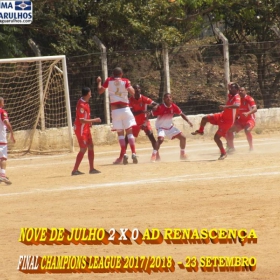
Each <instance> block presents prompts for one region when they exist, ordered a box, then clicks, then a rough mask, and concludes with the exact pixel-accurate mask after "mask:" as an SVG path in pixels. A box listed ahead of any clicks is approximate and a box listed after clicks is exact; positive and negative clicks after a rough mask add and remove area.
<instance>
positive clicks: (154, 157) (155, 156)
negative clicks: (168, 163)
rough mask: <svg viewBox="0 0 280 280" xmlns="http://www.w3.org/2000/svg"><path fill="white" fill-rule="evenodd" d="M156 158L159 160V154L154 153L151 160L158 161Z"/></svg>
mask: <svg viewBox="0 0 280 280" xmlns="http://www.w3.org/2000/svg"><path fill="white" fill-rule="evenodd" d="M156 160H157V154H152V156H151V162H156Z"/></svg>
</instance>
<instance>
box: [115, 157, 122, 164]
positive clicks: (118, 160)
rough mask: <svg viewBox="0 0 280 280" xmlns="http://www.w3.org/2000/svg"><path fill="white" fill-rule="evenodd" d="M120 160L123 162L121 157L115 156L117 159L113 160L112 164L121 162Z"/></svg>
mask: <svg viewBox="0 0 280 280" xmlns="http://www.w3.org/2000/svg"><path fill="white" fill-rule="evenodd" d="M122 162H123V159H122V158H117V159H116V160H115V161H114V162H113V164H122Z"/></svg>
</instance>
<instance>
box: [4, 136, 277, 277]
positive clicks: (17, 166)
mask: <svg viewBox="0 0 280 280" xmlns="http://www.w3.org/2000/svg"><path fill="white" fill-rule="evenodd" d="M254 140H255V142H254V143H255V150H254V152H249V151H248V144H247V142H246V139H245V138H244V136H243V134H242V133H241V136H239V137H238V138H237V139H236V148H237V152H236V153H235V154H234V155H231V156H228V158H227V159H226V160H224V161H217V160H216V161H215V159H217V158H218V156H219V152H218V149H217V147H216V145H215V143H214V142H213V140H210V139H203V138H199V137H198V138H197V139H195V140H188V142H187V153H188V155H189V161H186V162H181V161H180V160H179V143H178V141H177V140H176V139H175V140H173V141H169V142H166V143H164V144H163V146H162V149H161V158H162V161H161V162H158V163H150V162H149V159H150V155H151V148H150V145H149V143H138V145H137V148H138V155H139V164H137V165H135V164H132V163H131V160H130V164H128V165H126V166H123V165H120V166H114V165H112V162H113V160H114V159H115V158H116V157H117V156H118V150H119V148H118V146H117V145H115V146H97V147H95V163H96V164H95V167H96V168H97V169H98V170H100V171H101V173H100V174H95V175H90V174H88V163H87V158H86V157H85V158H84V160H83V162H82V164H81V167H80V170H81V171H84V172H85V173H86V174H84V175H82V176H70V174H71V169H72V167H73V164H74V161H75V157H76V152H75V153H73V154H64V155H57V156H32V155H29V156H25V157H21V158H11V159H9V161H8V168H7V173H8V174H7V175H8V176H9V177H10V179H11V181H12V182H13V184H12V185H10V186H6V185H4V183H1V185H0V205H1V212H0V221H1V223H0V256H1V258H0V279H1V280H2V279H93V278H95V279H103V278H104V277H107V278H109V279H186V278H187V279H278V277H279V275H280V266H279V259H280V245H279V230H280V226H279V222H280V220H279V217H280V204H279V199H280V191H279V189H280V160H279V158H280V145H279V143H280V135H279V133H278V134H265V135H255V138H254ZM22 227H47V228H59V227H64V228H66V229H69V230H70V229H71V228H74V227H78V228H81V227H86V228H93V227H97V228H105V229H106V230H109V229H110V228H116V229H119V228H123V227H126V228H129V229H133V228H138V229H139V230H140V231H141V232H142V233H143V232H144V230H145V229H146V228H150V229H152V228H158V229H159V230H161V231H164V229H165V228H173V229H174V228H191V229H202V228H206V229H212V228H218V229H219V228H225V229H229V228H236V229H241V228H243V229H247V230H250V229H254V230H255V232H256V234H257V237H258V243H257V244H245V246H241V245H240V243H239V242H237V243H236V244H207V245H203V244H166V243H162V244H159V245H149V244H142V245H137V244H136V243H133V244H132V245H122V244H121V245H113V244H109V245H60V246H59V245H52V246H49V245H39V246H35V245H33V246H27V245H24V244H22V243H20V242H19V241H18V239H19V236H20V228H22ZM20 255H38V256H44V255H86V256H94V255H98V256H108V255H120V256H123V257H125V256H172V258H173V259H174V261H175V272H173V273H171V272H169V273H166V272H165V273H155V272H152V273H151V274H150V275H149V274H147V273H128V272H127V273H111V274H107V273H103V274H102V273H99V274H98V273H89V274H78V273H73V274H48V273H47V274H23V273H22V272H19V271H17V265H18V260H19V256H20ZM187 256H196V257H197V258H198V259H199V258H200V257H201V256H248V257H252V256H253V257H255V258H257V269H256V270H255V271H254V272H205V273H204V272H202V271H201V269H199V271H198V272H196V273H195V272H192V273H191V272H187V271H186V270H182V269H180V268H179V266H178V265H177V263H178V262H180V261H181V262H184V260H185V257H187Z"/></svg>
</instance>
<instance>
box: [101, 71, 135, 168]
mask: <svg viewBox="0 0 280 280" xmlns="http://www.w3.org/2000/svg"><path fill="white" fill-rule="evenodd" d="M96 81H97V88H98V93H99V94H102V93H104V91H105V90H106V88H108V92H109V98H110V105H111V110H112V123H113V129H112V130H114V131H117V133H118V138H119V144H120V147H121V152H120V156H119V158H117V159H116V160H115V161H114V162H113V163H114V164H121V163H123V164H127V163H128V156H127V155H126V143H125V132H126V135H127V138H128V143H129V145H130V148H131V152H132V160H133V163H138V159H137V156H136V149H135V138H134V136H133V133H132V126H134V125H136V122H135V118H134V116H133V114H132V112H131V110H130V108H129V99H128V93H129V94H131V96H134V93H135V91H134V88H133V87H132V86H131V83H130V81H129V80H128V79H126V78H123V71H122V69H121V68H119V67H117V68H115V69H114V70H113V76H112V77H109V78H107V79H106V81H105V82H104V83H103V85H101V82H102V80H101V77H97V79H96Z"/></svg>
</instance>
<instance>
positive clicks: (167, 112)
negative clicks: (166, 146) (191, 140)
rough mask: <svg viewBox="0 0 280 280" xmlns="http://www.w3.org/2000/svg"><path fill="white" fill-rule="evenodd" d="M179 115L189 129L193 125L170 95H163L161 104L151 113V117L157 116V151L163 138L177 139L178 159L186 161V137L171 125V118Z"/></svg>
mask: <svg viewBox="0 0 280 280" xmlns="http://www.w3.org/2000/svg"><path fill="white" fill-rule="evenodd" d="M175 114H176V115H180V116H181V117H182V118H183V119H184V120H185V121H186V122H187V123H188V124H189V125H190V126H191V127H192V126H193V124H192V123H191V122H190V121H189V119H188V118H187V116H186V115H185V114H184V113H183V112H182V110H181V109H180V108H179V107H178V106H177V105H176V104H175V103H173V101H172V96H171V94H170V93H165V94H164V96H163V103H162V104H160V105H159V106H158V107H157V108H156V109H155V110H154V111H152V115H153V116H157V119H156V129H157V132H158V140H157V149H158V150H159V148H160V145H161V144H162V143H163V140H164V137H165V136H167V137H168V138H169V139H171V140H173V139H174V138H177V139H179V140H180V148H181V152H180V159H181V160H185V159H187V155H186V152H185V148H186V137H185V136H184V135H183V134H182V132H181V131H180V130H179V129H178V128H176V127H175V126H174V124H173V121H172V119H173V116H174V115H175Z"/></svg>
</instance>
